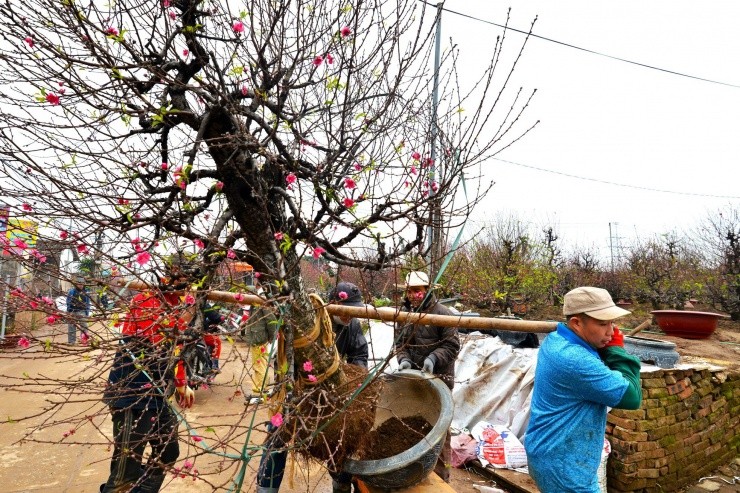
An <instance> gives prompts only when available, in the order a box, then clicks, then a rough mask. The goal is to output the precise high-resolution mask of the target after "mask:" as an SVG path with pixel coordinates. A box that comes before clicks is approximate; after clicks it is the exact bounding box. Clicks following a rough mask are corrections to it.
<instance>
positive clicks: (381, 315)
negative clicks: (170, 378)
mask: <svg viewBox="0 0 740 493" xmlns="http://www.w3.org/2000/svg"><path fill="white" fill-rule="evenodd" d="M114 285H115V286H118V287H126V288H128V289H134V290H137V291H143V290H145V289H151V286H149V285H148V284H147V283H145V282H143V281H129V282H123V281H117V282H115V283H114ZM207 298H208V299H209V300H211V301H218V302H221V303H234V304H237V305H261V304H264V303H266V302H267V300H266V299H265V298H262V297H261V296H257V295H254V294H245V293H230V292H228V291H209V292H208V295H207ZM326 310H327V311H328V312H329V313H330V314H332V315H344V316H351V317H356V318H366V319H372V320H382V321H384V322H401V323H417V322H420V323H423V324H428V325H438V326H441V327H458V328H460V329H475V330H508V331H518V332H532V333H547V332H552V331H554V330H555V328H556V327H557V325H558V324H557V322H544V321H535V320H515V319H506V318H490V317H464V316H462V315H433V314H429V313H414V312H404V311H400V310H398V309H396V308H389V307H385V308H376V307H374V306H372V305H365V306H364V307H359V306H346V305H336V304H328V305H326Z"/></svg>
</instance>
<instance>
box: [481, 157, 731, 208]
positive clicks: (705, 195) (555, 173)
mask: <svg viewBox="0 0 740 493" xmlns="http://www.w3.org/2000/svg"><path fill="white" fill-rule="evenodd" d="M491 159H494V160H496V161H500V162H502V163H506V164H512V165H514V166H519V167H522V168H528V169H533V170H536V171H542V172H544V173H552V174H553V175H560V176H566V177H568V178H575V179H577V180H584V181H591V182H595V183H603V184H605V185H613V186H615V187H623V188H633V189H635V190H644V191H647V192H660V193H670V194H673V195H688V196H691V197H707V198H713V199H740V197H738V196H736V195H712V194H708V193H693V192H677V191H675V190H663V189H660V188H651V187H643V186H640V185H630V184H627V183H616V182H613V181H608V180H600V179H598V178H590V177H587V176H578V175H572V174H570V173H563V172H562V171H554V170H551V169H545V168H539V167H537V166H532V165H530V164H522V163H517V162H514V161H508V160H506V159H501V158H497V157H494V158H491Z"/></svg>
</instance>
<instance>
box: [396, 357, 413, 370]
mask: <svg viewBox="0 0 740 493" xmlns="http://www.w3.org/2000/svg"><path fill="white" fill-rule="evenodd" d="M398 369H399V370H410V369H411V361H409V360H407V359H403V360H401V362H400V363H399V364H398Z"/></svg>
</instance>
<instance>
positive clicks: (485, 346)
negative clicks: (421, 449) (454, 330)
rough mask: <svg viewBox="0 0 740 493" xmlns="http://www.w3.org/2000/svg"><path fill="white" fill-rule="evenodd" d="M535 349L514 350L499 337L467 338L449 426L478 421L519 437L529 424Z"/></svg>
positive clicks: (457, 371)
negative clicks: (504, 428)
mask: <svg viewBox="0 0 740 493" xmlns="http://www.w3.org/2000/svg"><path fill="white" fill-rule="evenodd" d="M537 351H538V350H537V349H529V348H526V349H514V348H513V347H512V346H509V345H508V344H504V343H503V342H502V341H501V339H499V338H498V337H482V338H469V339H468V341H467V342H466V343H465V344H464V345H463V347H462V348H461V350H460V354H459V356H458V358H457V361H456V364H455V388H454V390H453V392H452V399H453V402H454V404H455V413H454V416H453V418H452V427H453V428H457V429H462V428H468V429H470V428H472V426H473V425H475V424H476V423H478V422H479V421H487V422H490V423H493V424H496V425H504V426H506V427H507V428H508V429H509V430H511V431H512V432H513V433H514V434H515V435H516V436H517V437H519V438H522V436H523V435H524V433H525V432H526V428H527V423H528V422H529V404H530V401H531V398H532V388H533V385H534V370H535V366H536V363H537Z"/></svg>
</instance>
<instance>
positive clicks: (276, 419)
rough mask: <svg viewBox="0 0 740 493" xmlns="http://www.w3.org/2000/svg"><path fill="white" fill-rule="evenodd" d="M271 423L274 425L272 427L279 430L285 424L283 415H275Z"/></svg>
mask: <svg viewBox="0 0 740 493" xmlns="http://www.w3.org/2000/svg"><path fill="white" fill-rule="evenodd" d="M270 423H272V426H274V427H276V428H279V427H280V425H282V424H283V414H282V413H275V415H274V416H273V417H272V418H270Z"/></svg>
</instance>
